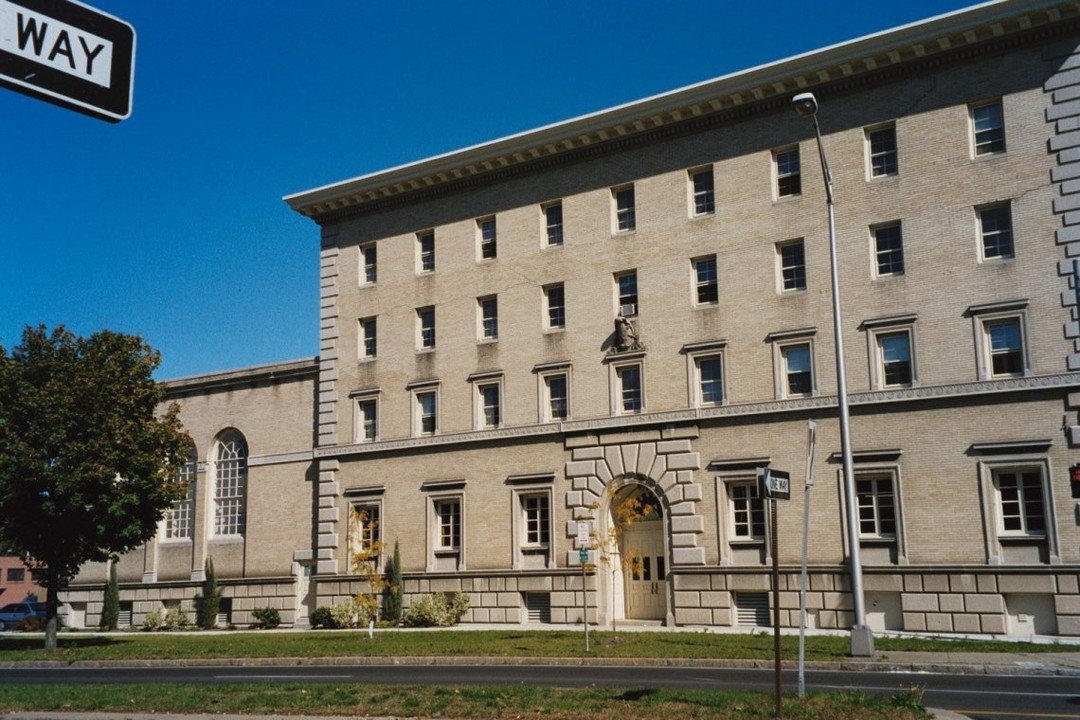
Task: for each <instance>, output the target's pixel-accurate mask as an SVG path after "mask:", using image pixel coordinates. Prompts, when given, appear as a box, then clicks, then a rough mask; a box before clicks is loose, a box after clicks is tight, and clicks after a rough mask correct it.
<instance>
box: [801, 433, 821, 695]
mask: <svg viewBox="0 0 1080 720" xmlns="http://www.w3.org/2000/svg"><path fill="white" fill-rule="evenodd" d="M816 441H817V423H815V422H814V421H813V420H810V421H809V422H808V425H807V437H806V484H805V485H804V486H803V521H802V523H803V525H802V573H801V577H800V579H799V699H800V700H801V699H802V698H804V697H806V584H807V583H806V579H807V578H806V566H807V555H808V554H809V546H810V488H812V487H814V447H815V444H816Z"/></svg>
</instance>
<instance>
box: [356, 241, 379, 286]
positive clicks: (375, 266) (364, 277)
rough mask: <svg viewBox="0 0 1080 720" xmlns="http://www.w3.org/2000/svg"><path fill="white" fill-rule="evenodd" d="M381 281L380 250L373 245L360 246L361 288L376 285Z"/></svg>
mask: <svg viewBox="0 0 1080 720" xmlns="http://www.w3.org/2000/svg"><path fill="white" fill-rule="evenodd" d="M378 280H379V248H378V246H377V245H376V244H375V243H373V242H369V243H364V244H363V245H361V246H360V286H361V287H363V286H366V285H374V284H375V283H376V282H378Z"/></svg>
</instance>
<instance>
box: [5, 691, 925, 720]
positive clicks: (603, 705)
mask: <svg viewBox="0 0 1080 720" xmlns="http://www.w3.org/2000/svg"><path fill="white" fill-rule="evenodd" d="M774 703H775V700H774V699H773V697H772V696H771V695H768V694H763V693H749V692H706V691H700V690H640V689H638V690H634V689H630V690H613V689H601V688H582V689H574V690H561V689H553V688H539V687H528V686H520V685H515V686H509V687H438V686H392V687H391V686H369V685H320V684H303V685H301V684H266V685H182V684H164V683H162V684H154V685H91V686H88V685H78V686H73V685H48V686H45V685H33V686H29V685H5V684H0V709H3V710H5V711H39V712H49V711H63V712H80V711H81V712H88V711H96V712H129V713H130V712H173V713H222V714H225V713H242V714H251V715H260V714H278V715H293V714H297V715H300V714H307V715H316V714H317V715H344V716H350V717H365V716H366V717H388V716H393V717H412V718H415V717H428V718H474V719H477V720H489V719H490V720H494V719H500V718H515V719H516V718H536V719H537V720H541V719H544V720H616V719H618V720H638V719H639V718H640V719H642V720H645V719H650V720H651V719H654V718H655V719H657V720H671V719H672V718H678V719H679V720H706V719H710V720H712V719H717V718H720V719H722V718H740V719H742V720H756V719H757V718H771V717H773V716H774V708H775V704H774ZM783 716H784V717H785V718H793V719H796V720H798V719H804V720H885V719H886V718H888V719H889V720H925V719H926V718H928V717H929V715H928V714H927V713H926V712H925V711H924V710H923V709H922V708H921V706H920V705H919V704H918V697H917V694H911V693H901V694H898V695H896V696H894V697H892V698H888V697H878V696H871V695H865V694H860V693H854V694H844V695H841V694H829V695H820V694H812V695H808V696H807V698H806V699H805V700H803V701H800V700H798V699H797V698H794V697H791V698H785V700H784V704H783Z"/></svg>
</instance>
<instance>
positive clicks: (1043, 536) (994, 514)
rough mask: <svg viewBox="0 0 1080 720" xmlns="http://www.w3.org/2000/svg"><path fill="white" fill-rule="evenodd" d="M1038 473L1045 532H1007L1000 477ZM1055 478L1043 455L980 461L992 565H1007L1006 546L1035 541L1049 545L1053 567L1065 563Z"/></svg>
mask: <svg viewBox="0 0 1080 720" xmlns="http://www.w3.org/2000/svg"><path fill="white" fill-rule="evenodd" d="M1030 470H1037V471H1038V472H1039V473H1040V476H1041V480H1042V485H1041V487H1042V496H1043V497H1042V500H1043V517H1044V520H1045V523H1046V529H1045V531H1044V532H1042V533H1024V532H1016V531H1006V530H1005V525H1004V520H1003V517H1002V506H1001V493H1000V490H999V485H998V481H997V476H998V475H999V474H1000V473H1003V472H1018V471H1030ZM1052 477H1053V474H1052V472H1051V466H1050V460H1049V458H1047V457H1045V455H1043V454H1041V453H1037V454H1030V455H1025V454H1017V455H1011V456H1009V455H1006V456H1002V457H999V458H994V459H993V460H983V461H980V462H979V480H980V484H981V490H982V501H983V502H982V510H983V527H984V528H985V529H986V553H987V560H988V563H989V564H990V565H1001V564H1003V563H1004V559H1003V558H1002V555H1003V554H1004V550H1003V546H1005V545H1008V544H1009V543H1010V541H1012V542H1017V541H1019V542H1025V541H1026V542H1035V543H1045V544H1046V554H1047V559H1048V561H1049V564H1051V565H1060V564H1061V551H1060V545H1059V540H1058V530H1057V510H1056V508H1055V501H1054V494H1053V490H1052V487H1051V483H1050V478H1052Z"/></svg>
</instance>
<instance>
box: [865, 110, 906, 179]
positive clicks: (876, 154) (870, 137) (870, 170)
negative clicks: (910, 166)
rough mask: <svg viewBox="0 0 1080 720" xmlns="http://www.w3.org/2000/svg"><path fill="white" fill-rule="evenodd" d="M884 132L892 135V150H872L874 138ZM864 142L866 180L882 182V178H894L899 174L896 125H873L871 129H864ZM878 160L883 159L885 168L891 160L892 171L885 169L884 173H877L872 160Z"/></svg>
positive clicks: (898, 148)
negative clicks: (889, 132)
mask: <svg viewBox="0 0 1080 720" xmlns="http://www.w3.org/2000/svg"><path fill="white" fill-rule="evenodd" d="M885 131H891V133H892V149H891V150H888V149H886V150H877V151H875V150H874V136H875V135H877V134H878V133H882V132H885ZM865 141H866V178H867V179H868V180H882V179H884V178H890V177H896V176H897V175H899V174H900V147H899V142H898V140H897V133H896V123H891V122H890V123H885V124H882V125H874V126H873V127H868V128H866V132H865ZM878 158H884V159H885V160H884V163H885V165H886V167H888V165H889V159H890V158H891V165H892V170H891V171H889V170H888V169H886V170H885V171H884V172H877V169H876V167H875V164H874V160H876V159H878Z"/></svg>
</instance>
